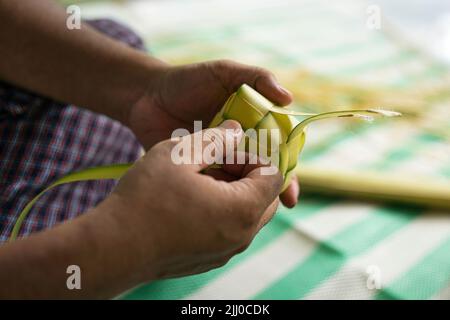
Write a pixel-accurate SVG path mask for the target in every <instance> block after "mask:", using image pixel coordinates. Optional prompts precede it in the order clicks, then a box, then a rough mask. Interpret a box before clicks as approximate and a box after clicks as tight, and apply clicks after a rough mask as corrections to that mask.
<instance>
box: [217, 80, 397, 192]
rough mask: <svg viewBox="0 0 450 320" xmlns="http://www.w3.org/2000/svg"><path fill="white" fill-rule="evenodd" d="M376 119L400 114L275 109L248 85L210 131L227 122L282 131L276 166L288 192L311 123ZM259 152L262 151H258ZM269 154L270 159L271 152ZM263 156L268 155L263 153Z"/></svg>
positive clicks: (239, 90) (374, 111) (240, 89)
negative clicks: (379, 116)
mask: <svg viewBox="0 0 450 320" xmlns="http://www.w3.org/2000/svg"><path fill="white" fill-rule="evenodd" d="M376 115H381V116H398V115H400V114H399V113H397V112H394V111H387V110H379V109H367V110H344V111H332V112H325V113H319V114H313V113H305V112H299V111H294V110H291V109H288V108H282V107H278V106H275V105H274V104H273V103H272V102H270V101H269V100H267V99H266V98H265V97H264V96H262V95H261V94H259V93H258V92H257V91H255V90H254V89H252V88H251V87H250V86H248V85H246V84H244V85H242V86H241V87H240V88H239V89H238V90H237V92H236V93H234V94H232V95H231V96H230V98H228V100H227V102H226V103H225V105H224V106H223V107H222V109H221V110H220V111H219V113H218V114H217V115H216V116H215V117H214V119H213V121H212V122H211V124H210V127H216V126H218V125H219V124H220V123H222V122H223V121H225V120H228V119H231V120H236V121H238V122H239V123H240V124H241V126H242V128H243V130H244V131H246V130H249V129H255V130H256V131H258V130H260V129H267V130H271V129H278V130H279V141H278V149H277V150H278V152H279V155H278V158H277V159H278V161H277V162H278V163H276V165H277V166H278V168H279V169H280V171H281V173H282V175H283V177H284V181H285V183H284V187H283V190H284V189H285V188H286V187H287V186H288V185H289V182H290V179H291V177H292V175H293V174H294V169H295V167H296V166H297V160H298V156H299V154H300V152H301V151H302V148H303V145H304V143H305V131H304V129H305V127H306V126H307V125H308V124H309V123H311V122H313V121H317V120H323V119H328V118H336V117H361V118H364V119H372V117H373V116H376ZM294 116H302V117H304V119H303V120H301V121H299V120H298V119H297V118H295V117H294ZM258 138H259V137H258ZM258 138H257V139H258ZM269 140H270V139H266V140H265V141H264V142H265V143H268V141H269ZM247 143H248V141H247ZM257 144H258V146H259V147H260V148H264V149H266V150H268V149H270V148H269V147H268V146H261V145H260V143H259V141H258V142H257ZM258 150H260V149H259V148H258ZM266 153H269V155H270V152H266ZM263 155H265V154H264V153H263Z"/></svg>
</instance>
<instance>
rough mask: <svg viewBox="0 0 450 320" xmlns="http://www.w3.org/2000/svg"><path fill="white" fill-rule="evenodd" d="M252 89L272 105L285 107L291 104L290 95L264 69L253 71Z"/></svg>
mask: <svg viewBox="0 0 450 320" xmlns="http://www.w3.org/2000/svg"><path fill="white" fill-rule="evenodd" d="M255 74H256V77H255V79H254V82H253V88H254V89H256V91H258V92H259V93H261V94H262V95H263V96H265V97H266V98H267V99H269V100H270V101H272V102H273V103H275V104H277V105H280V106H286V105H288V104H290V103H291V102H292V93H290V92H289V91H288V90H287V89H285V88H284V87H282V86H281V84H279V83H278V81H277V80H276V78H275V76H274V75H272V74H271V73H269V72H268V71H266V70H264V69H256V70H255Z"/></svg>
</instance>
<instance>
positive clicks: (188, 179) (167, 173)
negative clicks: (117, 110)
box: [106, 121, 283, 281]
mask: <svg viewBox="0 0 450 320" xmlns="http://www.w3.org/2000/svg"><path fill="white" fill-rule="evenodd" d="M226 128H230V129H231V128H238V129H239V130H238V134H237V135H234V137H233V139H235V143H236V144H235V146H237V143H238V141H239V140H240V139H241V138H242V135H243V132H242V129H240V125H239V124H238V123H237V122H235V121H226V122H224V123H223V124H222V125H221V127H219V128H215V129H207V130H204V132H205V134H208V133H211V132H215V133H216V137H218V139H216V141H215V145H217V143H218V145H220V146H223V143H224V139H226V137H225V134H226V133H225V129H226ZM213 130H214V131H213ZM228 131H229V130H228ZM187 137H192V136H187ZM209 143H211V142H209ZM209 143H207V142H204V143H203V147H204V148H206V146H207V145H209ZM175 144H176V142H173V141H170V140H166V141H163V142H161V143H159V144H157V145H155V146H154V147H153V148H152V149H150V151H149V152H148V153H147V154H146V155H145V156H144V157H143V158H142V159H140V160H138V161H137V162H136V164H135V165H134V167H133V168H132V169H130V171H128V172H127V174H126V175H125V176H124V177H123V178H122V179H121V180H120V182H119V184H118V186H117V188H116V189H115V191H114V192H113V193H112V194H111V196H110V197H109V198H108V199H107V200H106V201H107V202H108V201H109V202H110V203H113V204H112V205H110V207H114V208H115V210H114V218H115V219H116V220H117V221H118V223H117V224H118V225H121V226H122V228H123V230H130V231H131V232H132V233H133V234H134V235H136V237H137V238H136V239H134V241H133V242H135V243H136V244H139V250H140V257H139V258H138V259H137V260H138V261H141V263H139V265H140V266H148V269H151V271H148V270H147V268H146V267H144V270H145V271H144V274H143V275H142V276H141V280H142V281H148V280H153V279H155V278H156V279H160V278H166V277H175V276H182V275H188V274H194V273H199V272H203V271H207V270H209V269H212V268H215V267H218V266H221V265H223V264H225V263H226V262H227V261H228V260H229V259H230V258H231V257H232V256H233V255H235V254H236V253H238V252H241V251H243V250H244V249H245V248H246V247H247V246H248V245H249V244H250V242H251V241H252V239H253V237H254V236H255V235H256V233H257V232H258V231H259V229H260V228H262V226H263V225H264V224H265V223H267V222H268V221H269V220H270V219H271V217H272V216H273V215H274V213H275V211H276V208H277V205H278V194H279V192H280V191H281V187H282V184H283V181H282V177H281V174H280V172H279V171H277V172H276V174H272V175H262V174H261V173H260V171H261V165H249V164H247V165H245V164H230V165H228V164H227V165H224V166H223V168H222V169H221V170H223V172H222V176H226V177H227V179H225V180H227V181H224V180H219V179H216V178H213V177H212V176H208V175H206V174H202V173H200V171H202V170H204V169H205V168H207V167H208V165H207V164H206V162H205V159H202V160H201V161H200V164H198V165H197V164H182V165H176V164H174V163H173V161H172V159H171V153H172V148H173V146H174V145H175ZM225 157H226V155H224V158H225ZM109 216H110V217H111V215H110V214H109ZM130 250H132V249H130ZM152 253H154V254H153V255H152ZM132 260H134V259H132ZM137 269H139V268H137ZM135 271H136V270H135ZM136 272H138V271H136Z"/></svg>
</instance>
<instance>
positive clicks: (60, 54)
mask: <svg viewBox="0 0 450 320" xmlns="http://www.w3.org/2000/svg"><path fill="white" fill-rule="evenodd" d="M66 19H67V14H66V12H65V10H64V8H63V7H61V6H59V5H58V4H56V3H55V2H54V1H52V0H40V1H35V0H20V1H11V0H0V79H3V80H6V81H8V82H11V83H14V84H16V85H18V86H22V87H24V88H27V89H29V90H32V91H35V92H37V93H40V94H43V95H46V96H48V97H51V98H54V99H56V100H59V101H62V102H67V103H72V104H75V105H79V106H83V107H86V108H88V109H91V110H93V111H96V112H99V113H103V114H106V115H108V116H110V117H112V118H114V119H117V120H119V121H122V122H125V121H126V118H127V116H128V115H127V112H128V108H129V107H131V106H132V105H133V104H134V103H135V102H136V101H137V100H138V99H139V98H140V97H141V96H142V95H143V94H144V92H145V91H146V89H147V88H148V87H149V86H150V85H151V83H152V79H153V78H154V77H155V74H156V73H157V72H158V70H160V69H164V68H165V67H166V64H165V63H163V62H162V61H160V60H157V59H155V58H152V57H149V56H148V55H146V54H145V53H142V52H139V51H138V50H134V49H132V48H129V47H127V46H126V45H124V44H121V43H119V42H117V41H114V40H112V39H110V38H109V37H107V36H105V35H103V34H101V33H99V32H97V31H96V30H94V29H93V28H91V27H90V26H89V25H87V24H82V28H81V29H80V30H77V29H75V30H69V29H68V28H67V27H66Z"/></svg>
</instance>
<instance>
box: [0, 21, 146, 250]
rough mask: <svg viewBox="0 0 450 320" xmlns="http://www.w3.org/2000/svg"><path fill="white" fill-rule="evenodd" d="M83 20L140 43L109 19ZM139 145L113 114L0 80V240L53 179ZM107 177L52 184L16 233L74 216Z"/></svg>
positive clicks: (127, 156) (107, 187)
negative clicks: (57, 99) (113, 118)
mask: <svg viewBox="0 0 450 320" xmlns="http://www.w3.org/2000/svg"><path fill="white" fill-rule="evenodd" d="M87 23H89V24H90V25H92V26H93V27H94V28H96V29H97V30H99V31H101V32H102V33H105V34H106V35H108V36H110V37H112V38H114V39H117V40H119V41H122V42H124V43H126V44H128V45H129V46H131V47H134V48H137V49H140V50H144V45H143V42H142V40H141V39H140V38H139V37H138V36H137V35H136V34H134V33H133V32H132V31H131V30H129V29H127V28H126V27H124V26H122V25H119V24H118V23H116V22H114V21H111V20H91V21H88V22H87ZM140 152H141V147H140V145H139V143H138V142H137V140H136V139H135V137H134V135H133V134H132V133H131V132H130V130H128V129H127V128H126V127H124V126H122V125H121V124H119V123H118V122H116V121H113V120H111V119H110V118H108V117H106V116H102V115H99V114H95V113H92V112H90V111H87V110H84V109H81V108H78V107H76V106H72V105H66V104H63V103H59V102H56V101H53V100H50V99H47V98H45V97H42V96H39V95H36V94H34V93H31V92H28V91H26V90H23V89H20V88H17V87H14V86H12V85H9V84H7V83H4V82H1V81H0V208H1V211H0V242H4V241H6V240H7V239H8V237H9V236H10V234H11V231H12V228H13V226H14V224H15V222H16V220H17V218H18V216H19V213H20V212H21V211H22V210H23V208H24V207H25V205H26V204H27V203H28V202H29V201H30V200H31V199H32V198H33V197H34V196H36V195H37V194H38V193H39V192H40V191H41V190H42V189H43V188H45V187H46V186H48V185H49V184H50V183H52V182H53V181H54V180H55V179H57V178H59V177H61V176H63V175H64V174H67V173H69V172H72V171H77V170H80V169H84V168H87V167H93V166H98V165H105V164H112V163H120V162H133V161H135V160H136V159H137V158H138V157H139V155H140ZM114 185H115V181H111V180H103V181H88V182H79V183H75V184H68V185H62V186H59V187H58V188H56V189H55V190H53V191H51V192H49V193H48V194H45V195H44V196H42V198H41V199H40V200H39V201H38V202H37V203H36V204H35V205H34V207H33V209H32V210H31V211H30V214H29V216H28V218H27V219H26V221H25V223H24V225H23V227H22V230H21V235H26V234H29V233H31V232H36V231H39V230H42V229H45V228H48V227H51V226H54V225H55V224H57V223H59V222H62V221H64V220H68V219H72V218H74V217H76V216H77V215H79V214H81V213H83V212H85V211H86V210H87V209H89V208H90V207H93V206H95V205H96V204H97V203H98V202H100V201H101V200H102V199H104V198H105V197H106V196H107V195H108V193H109V192H110V191H111V190H112V188H113V187H114Z"/></svg>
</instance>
